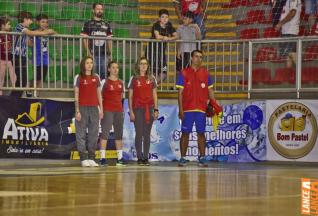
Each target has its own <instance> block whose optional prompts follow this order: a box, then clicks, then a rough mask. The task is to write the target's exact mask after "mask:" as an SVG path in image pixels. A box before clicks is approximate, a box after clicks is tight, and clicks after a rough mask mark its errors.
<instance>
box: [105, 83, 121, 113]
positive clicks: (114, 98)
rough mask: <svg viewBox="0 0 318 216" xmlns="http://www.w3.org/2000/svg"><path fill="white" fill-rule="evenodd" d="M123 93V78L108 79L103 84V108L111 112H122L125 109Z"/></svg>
mask: <svg viewBox="0 0 318 216" xmlns="http://www.w3.org/2000/svg"><path fill="white" fill-rule="evenodd" d="M123 93H124V85H123V82H122V81H121V80H116V81H114V80H110V79H106V81H105V84H104V86H103V91H102V96H103V109H104V111H109V112H122V111H123V104H122V99H123Z"/></svg>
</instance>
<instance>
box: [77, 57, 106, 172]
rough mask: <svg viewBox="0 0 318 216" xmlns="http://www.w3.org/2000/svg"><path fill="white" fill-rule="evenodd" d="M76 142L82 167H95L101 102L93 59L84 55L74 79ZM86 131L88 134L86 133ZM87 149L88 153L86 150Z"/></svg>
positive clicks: (101, 115) (101, 109)
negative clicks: (78, 72)
mask: <svg viewBox="0 0 318 216" xmlns="http://www.w3.org/2000/svg"><path fill="white" fill-rule="evenodd" d="M74 89H75V90H74V91H75V119H76V121H75V128H76V144H77V150H78V152H79V155H80V160H81V165H82V166H83V167H89V166H91V167H97V166H98V164H97V163H96V162H95V150H96V146H97V140H98V130H99V120H100V119H101V118H103V103H102V95H101V87H100V80H99V76H98V75H96V74H94V73H93V59H92V58H91V57H85V58H83V59H82V61H81V63H80V74H79V75H77V76H76V77H75V79H74ZM87 132H88V134H87ZM86 150H87V151H88V153H87V152H86Z"/></svg>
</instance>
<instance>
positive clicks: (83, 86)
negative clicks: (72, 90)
mask: <svg viewBox="0 0 318 216" xmlns="http://www.w3.org/2000/svg"><path fill="white" fill-rule="evenodd" d="M75 86H76V87H78V88H79V105H80V106H98V105H99V102H98V95H97V88H98V87H100V81H99V77H98V76H97V75H95V74H94V75H92V76H84V77H82V76H80V75H77V76H76V77H75Z"/></svg>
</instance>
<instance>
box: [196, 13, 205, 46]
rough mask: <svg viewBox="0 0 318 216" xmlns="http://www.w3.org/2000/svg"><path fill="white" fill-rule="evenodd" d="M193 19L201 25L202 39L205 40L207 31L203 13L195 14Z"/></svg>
mask: <svg viewBox="0 0 318 216" xmlns="http://www.w3.org/2000/svg"><path fill="white" fill-rule="evenodd" d="M193 21H194V23H196V24H197V25H198V26H199V27H200V31H201V39H202V40H203V39H204V38H205V33H206V29H205V25H204V20H203V15H202V14H197V15H195V16H194V19H193Z"/></svg>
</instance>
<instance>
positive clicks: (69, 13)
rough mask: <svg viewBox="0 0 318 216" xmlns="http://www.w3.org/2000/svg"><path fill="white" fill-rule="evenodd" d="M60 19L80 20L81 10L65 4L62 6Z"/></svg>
mask: <svg viewBox="0 0 318 216" xmlns="http://www.w3.org/2000/svg"><path fill="white" fill-rule="evenodd" d="M59 19H62V20H82V19H83V17H82V11H80V10H79V9H78V8H76V7H73V6H66V7H63V8H62V13H61V17H60V18H59Z"/></svg>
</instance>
